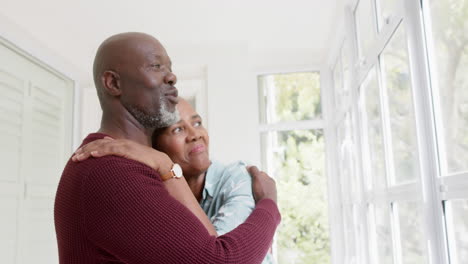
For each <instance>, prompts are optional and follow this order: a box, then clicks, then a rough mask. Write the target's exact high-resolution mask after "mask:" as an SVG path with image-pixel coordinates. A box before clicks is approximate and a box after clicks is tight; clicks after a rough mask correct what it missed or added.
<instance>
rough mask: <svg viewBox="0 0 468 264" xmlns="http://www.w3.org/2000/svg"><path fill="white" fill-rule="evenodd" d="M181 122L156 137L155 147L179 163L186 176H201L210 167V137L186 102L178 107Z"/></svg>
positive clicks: (199, 118)
mask: <svg viewBox="0 0 468 264" xmlns="http://www.w3.org/2000/svg"><path fill="white" fill-rule="evenodd" d="M177 108H178V109H179V113H180V120H179V122H177V123H175V124H173V125H172V126H170V127H167V128H166V129H164V130H163V131H162V132H161V133H159V134H158V135H156V136H155V137H154V138H153V140H154V145H155V146H156V148H157V149H158V150H160V151H163V152H165V153H166V154H167V155H168V156H169V157H170V158H171V159H172V161H174V162H175V163H178V164H179V165H180V166H181V167H182V170H183V172H184V175H186V176H189V175H199V174H201V173H204V172H205V171H206V170H207V169H208V167H209V166H210V159H209V154H208V144H209V137H208V132H207V131H206V129H205V128H204V127H203V124H202V119H201V117H200V116H199V115H198V114H197V112H195V110H194V109H193V108H192V106H191V105H190V104H189V103H188V102H187V101H185V100H181V101H180V103H179V104H178V105H177Z"/></svg>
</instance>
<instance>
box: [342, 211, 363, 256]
mask: <svg viewBox="0 0 468 264" xmlns="http://www.w3.org/2000/svg"><path fill="white" fill-rule="evenodd" d="M355 211H356V209H355V207H354V206H352V205H344V206H343V230H344V244H345V259H347V260H349V263H353V264H355V263H359V262H358V243H359V241H360V240H359V238H358V232H357V229H358V228H357V225H356V221H355Z"/></svg>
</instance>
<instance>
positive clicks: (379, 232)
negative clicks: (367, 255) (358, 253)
mask: <svg viewBox="0 0 468 264" xmlns="http://www.w3.org/2000/svg"><path fill="white" fill-rule="evenodd" d="M369 210H370V218H371V219H370V223H371V231H372V232H373V233H372V234H371V235H372V238H371V240H370V241H371V242H372V244H373V245H375V249H376V252H375V254H376V255H375V256H374V257H375V258H376V260H375V261H377V263H379V264H393V253H392V243H393V238H392V228H391V222H390V212H391V207H390V205H384V204H376V205H372V206H370V207H369ZM372 244H371V246H372ZM371 252H373V251H372V250H371Z"/></svg>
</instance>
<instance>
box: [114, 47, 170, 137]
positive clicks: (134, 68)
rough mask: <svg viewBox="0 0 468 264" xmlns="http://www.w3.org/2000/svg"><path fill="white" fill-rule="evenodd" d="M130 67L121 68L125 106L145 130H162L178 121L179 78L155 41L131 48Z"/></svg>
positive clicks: (126, 65)
mask: <svg viewBox="0 0 468 264" xmlns="http://www.w3.org/2000/svg"><path fill="white" fill-rule="evenodd" d="M132 51H134V52H133V53H132V54H128V57H129V58H128V60H127V61H128V63H125V65H119V67H120V68H121V69H122V70H121V71H120V80H119V81H120V87H121V89H122V94H121V97H120V100H121V103H122V105H123V106H124V107H125V108H126V109H127V111H128V112H129V113H130V114H131V115H132V116H133V117H134V118H135V119H136V120H137V121H138V122H139V123H140V124H141V125H142V126H143V127H145V128H161V127H166V126H169V125H172V124H174V123H175V122H177V121H178V119H179V117H178V112H177V111H176V104H177V102H178V97H177V96H178V93H177V89H176V88H175V87H174V85H175V83H176V82H177V78H176V76H175V75H174V74H173V73H172V63H171V60H170V58H169V56H168V55H167V53H166V50H165V49H164V47H163V46H162V45H161V44H160V43H159V42H158V41H157V40H156V39H143V40H139V41H138V43H136V44H134V45H133V46H132Z"/></svg>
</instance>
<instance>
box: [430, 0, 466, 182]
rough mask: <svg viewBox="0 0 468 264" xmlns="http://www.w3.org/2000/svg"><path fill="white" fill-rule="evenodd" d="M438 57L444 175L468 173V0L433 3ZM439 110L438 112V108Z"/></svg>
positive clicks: (436, 69)
mask: <svg viewBox="0 0 468 264" xmlns="http://www.w3.org/2000/svg"><path fill="white" fill-rule="evenodd" d="M429 7H430V13H431V17H432V25H433V28H432V35H433V37H434V49H435V50H434V52H433V54H434V55H435V58H432V62H433V63H432V64H431V70H432V73H431V74H432V75H433V76H435V77H436V78H434V79H436V81H435V84H434V86H435V87H436V88H437V89H438V94H439V96H440V105H441V107H442V109H440V111H441V113H440V116H441V118H442V125H443V131H441V132H443V133H439V134H440V135H441V138H439V140H440V141H441V142H440V144H439V145H440V146H441V147H442V148H443V149H444V150H445V153H446V160H445V161H443V163H446V164H445V165H443V168H444V174H445V173H456V172H462V171H467V170H468V162H467V161H468V136H467V135H468V75H467V74H466V73H467V72H468V1H465V0H437V1H435V0H432V1H430V4H429ZM437 110H439V109H437Z"/></svg>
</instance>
